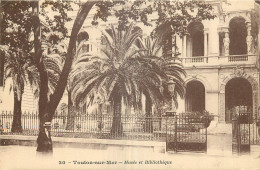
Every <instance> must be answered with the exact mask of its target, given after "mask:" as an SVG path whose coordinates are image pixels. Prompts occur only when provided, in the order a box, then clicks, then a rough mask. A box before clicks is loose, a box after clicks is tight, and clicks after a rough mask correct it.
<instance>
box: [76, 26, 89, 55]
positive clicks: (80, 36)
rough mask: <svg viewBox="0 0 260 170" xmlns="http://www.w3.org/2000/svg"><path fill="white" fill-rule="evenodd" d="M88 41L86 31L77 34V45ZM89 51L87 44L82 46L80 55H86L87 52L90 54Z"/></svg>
mask: <svg viewBox="0 0 260 170" xmlns="http://www.w3.org/2000/svg"><path fill="white" fill-rule="evenodd" d="M88 40H89V35H88V33H87V32H86V31H83V32H80V33H79V34H78V37H77V42H78V44H80V42H82V41H88ZM90 51H91V49H90V45H89V44H84V45H83V46H82V49H81V53H87V52H90Z"/></svg>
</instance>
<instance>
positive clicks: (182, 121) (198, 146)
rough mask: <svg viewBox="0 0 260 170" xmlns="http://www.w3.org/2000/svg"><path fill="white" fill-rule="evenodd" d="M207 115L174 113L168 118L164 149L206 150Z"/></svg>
mask: <svg viewBox="0 0 260 170" xmlns="http://www.w3.org/2000/svg"><path fill="white" fill-rule="evenodd" d="M209 125H210V117H209V116H189V115H186V114H181V115H176V116H174V117H172V118H169V123H168V130H167V140H166V149H167V151H169V150H172V151H175V152H178V151H197V152H207V128H208V126H209Z"/></svg>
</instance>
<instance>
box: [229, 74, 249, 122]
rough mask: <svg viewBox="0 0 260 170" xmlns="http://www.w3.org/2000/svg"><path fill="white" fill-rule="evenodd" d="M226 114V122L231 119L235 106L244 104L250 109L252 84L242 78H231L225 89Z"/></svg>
mask: <svg viewBox="0 0 260 170" xmlns="http://www.w3.org/2000/svg"><path fill="white" fill-rule="evenodd" d="M225 101H226V115H225V120H226V122H227V123H230V122H231V121H232V119H231V118H232V117H231V116H232V113H233V111H234V109H235V108H236V107H237V106H245V108H246V109H247V110H248V111H249V110H251V109H252V105H253V99H252V86H251V84H250V83H249V82H248V80H246V79H244V78H234V79H231V80H230V81H229V82H228V83H227V85H226V89H225Z"/></svg>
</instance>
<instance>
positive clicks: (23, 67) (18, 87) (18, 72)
mask: <svg viewBox="0 0 260 170" xmlns="http://www.w3.org/2000/svg"><path fill="white" fill-rule="evenodd" d="M1 49H2V50H3V51H4V52H5V67H4V70H5V72H4V73H5V75H4V77H5V80H4V82H5V81H6V80H7V79H12V83H11V85H10V92H11V91H13V93H14V110H13V123H12V132H22V125H21V115H22V108H21V105H22V96H23V93H24V87H25V85H26V84H29V85H30V86H36V85H37V84H38V82H37V79H36V78H35V76H36V74H37V72H34V71H32V69H31V68H32V67H33V64H32V61H31V60H30V58H29V57H28V54H27V55H26V54H25V52H24V51H23V50H16V49H11V48H10V49H9V48H5V49H4V48H1Z"/></svg>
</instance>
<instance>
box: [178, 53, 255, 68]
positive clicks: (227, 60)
mask: <svg viewBox="0 0 260 170" xmlns="http://www.w3.org/2000/svg"><path fill="white" fill-rule="evenodd" d="M181 62H182V64H183V65H184V67H190V66H217V65H233V64H248V65H255V64H256V63H257V55H229V56H208V57H187V58H181Z"/></svg>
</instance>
